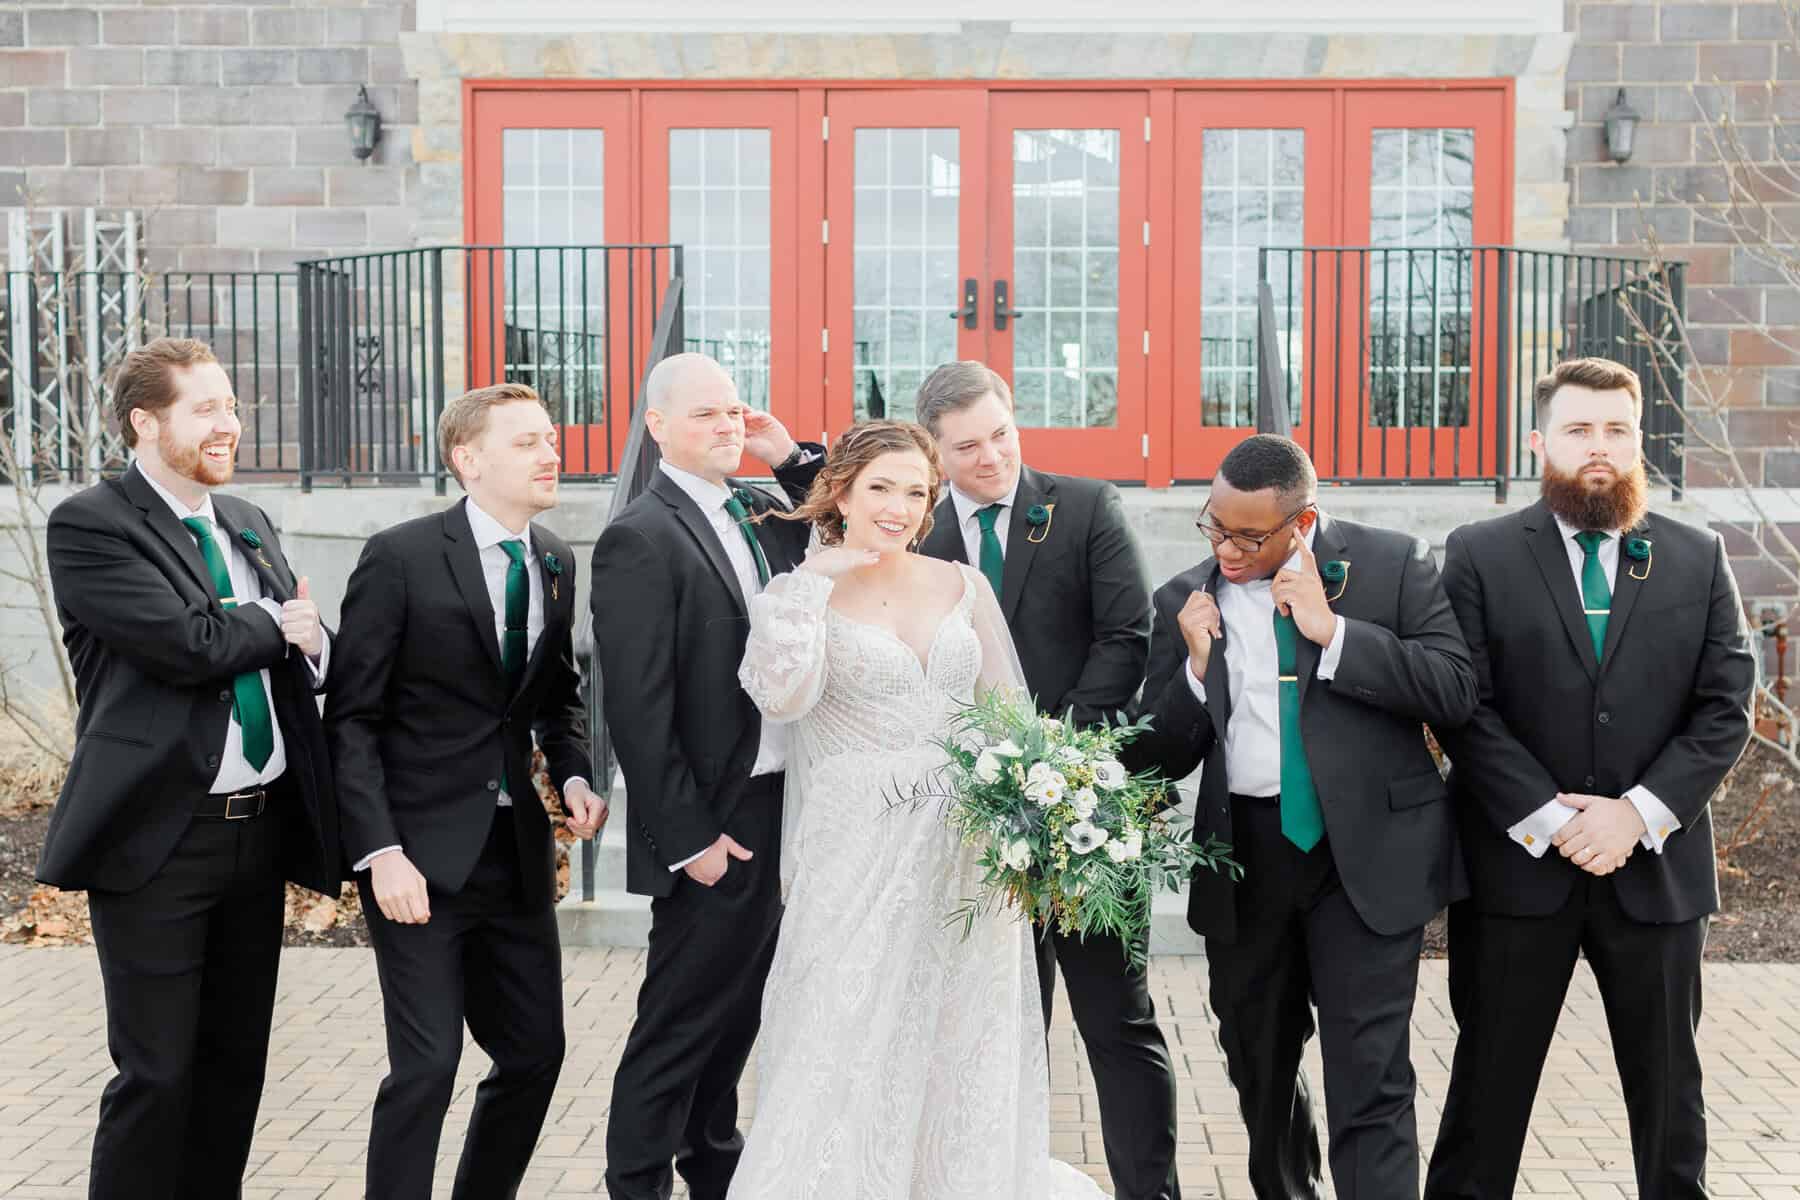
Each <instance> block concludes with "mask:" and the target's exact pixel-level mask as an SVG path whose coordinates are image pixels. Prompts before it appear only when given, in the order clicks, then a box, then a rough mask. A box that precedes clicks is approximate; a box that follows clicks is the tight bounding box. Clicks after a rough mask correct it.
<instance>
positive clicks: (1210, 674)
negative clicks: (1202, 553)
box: [1177, 558, 1231, 746]
mask: <svg viewBox="0 0 1800 1200" xmlns="http://www.w3.org/2000/svg"><path fill="white" fill-rule="evenodd" d="M1200 590H1201V591H1203V592H1206V593H1208V594H1210V595H1211V596H1212V598H1213V599H1214V600H1215V601H1217V600H1218V598H1219V560H1218V559H1216V558H1215V559H1211V560H1209V561H1208V563H1207V566H1206V578H1205V579H1204V580H1203V581H1202V582H1201V584H1200ZM1177 636H1179V634H1177ZM1181 669H1182V670H1184V671H1185V670H1187V665H1186V664H1185V663H1183V664H1182V667H1181ZM1202 682H1203V683H1205V684H1206V711H1207V713H1208V714H1209V715H1210V716H1211V717H1212V724H1213V729H1214V730H1215V731H1216V732H1217V733H1218V738H1219V745H1221V746H1223V745H1224V744H1225V723H1226V722H1227V721H1229V720H1230V719H1231V668H1230V666H1229V665H1228V664H1227V663H1226V662H1225V647H1224V646H1223V645H1221V644H1219V643H1216V642H1215V643H1214V645H1213V649H1212V656H1211V657H1210V658H1208V659H1207V660H1206V678H1205V679H1204V680H1202Z"/></svg>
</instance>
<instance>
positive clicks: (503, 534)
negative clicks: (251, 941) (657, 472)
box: [351, 500, 587, 871]
mask: <svg viewBox="0 0 1800 1200" xmlns="http://www.w3.org/2000/svg"><path fill="white" fill-rule="evenodd" d="M463 511H464V512H466V513H467V514H468V516H469V531H470V532H471V533H472V534H474V536H475V546H476V549H477V550H478V551H479V552H480V557H481V578H482V582H483V583H485V584H487V594H488V604H489V606H490V607H491V608H492V609H493V610H494V643H495V645H497V646H499V647H500V648H501V652H502V655H504V653H505V648H506V572H507V569H508V568H509V567H511V566H512V556H511V555H509V554H507V552H506V551H504V550H502V549H501V548H500V543H501V542H507V541H513V542H524V543H525V558H524V562H525V578H526V580H527V582H528V584H529V585H530V588H531V600H530V603H529V604H528V605H527V606H526V610H525V660H526V661H527V662H529V661H531V654H532V651H534V650H536V649H537V642H538V635H540V634H542V633H543V632H544V574H543V572H542V571H539V570H538V568H537V562H538V556H537V552H536V550H535V549H534V548H533V547H532V543H531V526H530V525H529V524H527V525H526V526H525V529H524V531H523V532H521V533H514V532H513V531H512V530H510V529H508V528H507V527H506V526H504V525H502V524H501V523H500V522H499V521H498V520H497V519H495V518H494V517H492V516H490V515H489V514H488V513H487V512H486V511H485V510H484V509H483V508H482V507H481V506H480V505H479V504H477V503H475V501H474V500H468V501H465V502H464V505H463ZM576 782H582V783H585V782H587V781H586V780H584V779H582V777H581V776H579V775H571V776H569V778H567V779H565V780H564V781H563V790H564V791H565V792H566V791H568V789H569V785H570V784H572V783H576ZM512 802H513V801H512V797H511V796H510V795H508V794H507V793H506V791H505V789H501V792H500V799H499V801H498V804H499V805H500V807H501V808H510V807H511V806H512ZM399 849H401V847H399V846H383V847H382V848H381V849H379V850H374V851H371V852H370V853H369V854H367V855H365V856H364V857H363V859H362V861H361V862H359V863H357V864H356V865H355V866H354V867H352V868H351V870H352V871H362V870H366V869H367V868H368V865H369V864H370V863H372V862H374V861H375V860H376V859H378V858H380V857H381V856H382V855H383V854H388V853H391V852H392V851H395V850H399Z"/></svg>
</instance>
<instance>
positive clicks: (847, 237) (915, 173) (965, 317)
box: [826, 91, 987, 429]
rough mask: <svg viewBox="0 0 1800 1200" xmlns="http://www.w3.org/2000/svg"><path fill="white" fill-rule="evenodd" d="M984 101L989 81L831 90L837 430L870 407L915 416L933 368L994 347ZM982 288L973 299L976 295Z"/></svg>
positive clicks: (830, 286) (831, 393)
mask: <svg viewBox="0 0 1800 1200" xmlns="http://www.w3.org/2000/svg"><path fill="white" fill-rule="evenodd" d="M984 108H985V97H984V96H983V95H982V94H981V93H980V92H976V91H957V92H942V93H938V92H930V91H909V92H897V93H896V92H875V91H871V92H834V93H832V95H831V98H830V102H829V115H830V119H831V139H830V141H829V142H828V143H827V145H826V160H827V163H826V189H827V199H826V214H827V218H828V221H829V228H830V230H831V235H830V238H829V240H828V242H827V245H826V328H827V329H828V330H830V335H831V336H830V339H829V344H828V347H827V354H826V397H827V401H826V402H827V410H826V412H827V419H828V422H829V423H830V425H831V426H832V428H833V429H842V428H843V427H844V426H845V425H847V424H849V423H850V422H851V421H853V420H861V419H863V418H865V417H882V416H886V417H895V418H900V419H904V420H911V419H912V417H913V413H914V401H915V397H916V395H917V392H918V388H919V383H920V381H921V380H923V379H924V377H925V376H926V375H927V374H929V373H930V371H931V369H932V368H933V367H935V366H937V365H938V364H939V363H943V362H948V361H950V360H952V359H957V358H984V357H985V356H986V328H985V318H986V315H987V314H986V311H985V309H984V308H982V306H981V304H980V303H979V300H980V288H981V284H982V277H983V276H984V274H985V268H984V264H983V262H982V255H983V250H984V247H983V240H982V235H981V227H982V223H983V221H984V219H985V215H986V214H985V213H984V211H983V200H984V197H985V196H986V190H985V185H986V180H985V179H984V178H983V177H982V170H981V164H982V163H983V162H984V161H985V157H984V155H983V153H982V151H981V147H982V143H983V139H984V137H985V129H984V127H983V124H982V113H983V111H984ZM971 164H972V165H971ZM971 288H973V289H974V292H975V295H974V298H973V300H969V298H968V297H966V296H965V292H968V291H969V290H970V289H971ZM965 300H969V302H968V303H965Z"/></svg>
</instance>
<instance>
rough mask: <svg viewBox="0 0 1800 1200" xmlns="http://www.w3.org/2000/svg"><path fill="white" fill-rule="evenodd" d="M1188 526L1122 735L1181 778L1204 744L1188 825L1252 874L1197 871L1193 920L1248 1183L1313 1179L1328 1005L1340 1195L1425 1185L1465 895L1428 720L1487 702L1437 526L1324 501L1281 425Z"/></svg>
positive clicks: (1230, 461)
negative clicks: (1435, 971)
mask: <svg viewBox="0 0 1800 1200" xmlns="http://www.w3.org/2000/svg"><path fill="white" fill-rule="evenodd" d="M1199 526H1200V532H1201V533H1202V534H1203V535H1204V536H1205V537H1206V539H1207V541H1208V542H1210V543H1211V544H1212V550H1213V557H1212V558H1211V559H1208V560H1205V561H1203V562H1201V563H1200V565H1198V566H1196V567H1193V568H1191V569H1189V570H1187V571H1184V572H1182V573H1181V574H1180V575H1177V576H1176V577H1175V578H1173V579H1171V580H1170V581H1169V582H1167V583H1165V584H1164V585H1163V586H1162V587H1160V588H1158V589H1157V592H1156V630H1155V634H1154V636H1153V638H1152V642H1151V649H1150V669H1149V675H1148V678H1147V679H1146V681H1145V684H1144V698H1143V706H1144V710H1145V711H1147V712H1148V713H1149V714H1150V715H1151V716H1153V717H1154V718H1155V720H1154V723H1153V732H1152V733H1151V734H1149V735H1147V736H1146V737H1144V738H1141V739H1140V740H1139V742H1136V743H1133V745H1132V746H1131V750H1132V751H1133V752H1134V755H1133V757H1137V755H1138V754H1142V755H1144V756H1145V757H1151V756H1154V757H1156V758H1160V762H1159V763H1157V764H1156V765H1159V766H1160V767H1161V768H1162V770H1163V772H1164V773H1165V774H1166V775H1167V776H1168V777H1169V778H1171V779H1181V778H1183V777H1185V776H1187V775H1188V774H1189V773H1191V772H1192V771H1193V769H1194V768H1195V767H1196V766H1199V765H1201V764H1202V763H1203V762H1204V765H1205V771H1204V773H1203V774H1202V776H1201V779H1200V797H1199V804H1198V806H1197V809H1196V813H1195V820H1194V836H1195V837H1196V838H1198V839H1200V840H1202V841H1204V840H1205V839H1206V838H1207V837H1209V836H1216V837H1218V838H1219V840H1221V841H1223V842H1227V843H1229V844H1230V845H1231V848H1232V853H1233V857H1235V858H1236V859H1237V861H1238V862H1239V863H1241V864H1242V865H1243V868H1244V876H1243V879H1242V881H1241V882H1238V883H1233V882H1231V880H1230V879H1229V878H1228V877H1227V876H1225V875H1223V874H1219V873H1215V872H1211V871H1198V872H1196V873H1195V875H1194V879H1193V884H1192V888H1191V890H1190V892H1189V894H1188V924H1190V925H1192V926H1193V928H1194V930H1195V931H1196V932H1198V933H1200V934H1202V935H1204V936H1205V938H1206V959H1207V975H1208V982H1209V984H1210V993H1211V994H1210V999H1211V1002H1212V1007H1213V1012H1214V1013H1216V1014H1217V1015H1218V1018H1219V1043H1220V1045H1221V1046H1222V1047H1223V1048H1224V1051H1225V1065H1226V1069H1227V1070H1228V1071H1229V1072H1230V1075H1231V1082H1232V1085H1233V1086H1234V1087H1235V1088H1236V1089H1237V1094H1238V1105H1239V1107H1240V1108H1241V1109H1242V1111H1243V1114H1244V1123H1245V1125H1246V1126H1248V1128H1249V1133H1250V1186H1251V1188H1252V1190H1253V1191H1254V1192H1255V1194H1256V1196H1257V1197H1258V1200H1292V1198H1305V1200H1313V1198H1316V1197H1322V1196H1323V1195H1324V1187H1323V1180H1322V1179H1321V1178H1320V1176H1319V1145H1318V1139H1317V1135H1316V1134H1315V1133H1314V1132H1313V1114H1312V1097H1311V1095H1310V1094H1309V1091H1308V1088H1307V1084H1306V1077H1305V1076H1304V1075H1303V1074H1302V1073H1301V1071H1300V1055H1301V1051H1302V1049H1303V1047H1304V1046H1305V1044H1306V1041H1307V1040H1308V1039H1309V1038H1310V1037H1311V1036H1312V1033H1313V1007H1314V1005H1316V1006H1317V1008H1318V1014H1319V1016H1318V1027H1319V1032H1320V1037H1319V1044H1320V1050H1321V1052H1322V1054H1323V1058H1324V1063H1325V1112H1326V1122H1327V1126H1328V1128H1329V1130H1330V1135H1331V1174H1332V1179H1333V1182H1334V1183H1335V1184H1336V1186H1337V1194H1338V1195H1339V1196H1358V1197H1416V1196H1417V1195H1418V1193H1419V1143H1418V1130H1417V1127H1416V1122H1415V1119H1414V1115H1413V1093H1414V1090H1415V1088H1414V1085H1415V1079H1414V1076H1413V1069H1412V1062H1411V1056H1410V1049H1409V1028H1408V1026H1409V1022H1410V1018H1411V1016H1412V1008H1413V995H1414V992H1415V991H1416V990H1417V983H1418V974H1419V948H1420V946H1421V944H1422V941H1423V937H1424V928H1425V922H1426V921H1428V920H1430V919H1431V917H1432V916H1433V914H1435V913H1436V912H1437V911H1438V910H1439V909H1440V908H1442V907H1443V906H1444V905H1445V904H1446V903H1447V902H1449V901H1451V900H1454V899H1457V898H1459V897H1460V896H1462V895H1464V894H1466V892H1467V885H1466V883H1465V881H1464V879H1463V872H1462V863H1461V860H1460V859H1459V858H1458V857H1457V855H1456V848H1455V841H1454V832H1453V828H1454V821H1453V816H1452V811H1451V806H1450V799H1449V791H1448V789H1447V788H1446V787H1445V785H1444V781H1443V779H1441V778H1440V777H1439V775H1438V771H1437V767H1436V766H1435V765H1434V764H1433V762H1432V758H1431V754H1430V752H1429V751H1428V750H1427V748H1426V744H1425V737H1424V731H1423V729H1422V728H1421V723H1422V722H1430V723H1431V724H1433V725H1436V726H1439V727H1440V728H1441V727H1448V726H1455V725H1460V724H1462V722H1464V721H1466V720H1467V719H1468V717H1469V714H1470V713H1471V712H1472V711H1473V710H1474V708H1475V670H1474V667H1473V666H1472V665H1471V664H1470V661H1469V650H1468V647H1467V646H1466V645H1465V644H1464V643H1463V638H1462V632H1461V631H1460V630H1459V629H1458V627H1457V624H1456V616H1455V614H1453V613H1452V612H1451V610H1450V603H1449V601H1448V600H1447V599H1446V598H1445V595H1444V588H1443V586H1442V584H1441V583H1440V582H1439V580H1438V573H1437V568H1436V567H1435V566H1434V565H1433V563H1432V561H1431V552H1430V550H1429V549H1428V548H1427V547H1426V546H1425V544H1424V543H1422V542H1419V541H1418V540H1416V539H1414V538H1412V537H1409V536H1407V535H1405V534H1401V533H1396V532H1393V531H1391V530H1385V529H1376V528H1373V527H1371V526H1366V525H1356V524H1352V523H1351V522H1349V521H1342V520H1335V519H1327V518H1326V517H1325V516H1324V515H1322V514H1321V513H1320V512H1319V507H1318V480H1317V477H1316V476H1315V475H1314V472H1313V465H1312V462H1311V460H1309V459H1308V458H1307V456H1306V451H1305V450H1303V449H1301V448H1300V446H1299V445H1298V444H1297V443H1295V442H1293V441H1291V440H1289V439H1287V438H1283V437H1274V436H1272V435H1268V434H1257V435H1255V436H1252V437H1249V438H1246V439H1245V440H1244V441H1242V442H1240V443H1239V444H1238V445H1237V446H1236V447H1235V448H1233V449H1232V451H1231V452H1230V453H1229V454H1227V455H1226V456H1225V459H1224V461H1223V462H1222V463H1220V465H1219V472H1218V475H1217V476H1216V477H1215V478H1214V479H1213V482H1212V489H1211V492H1210V494H1209V496H1208V499H1207V504H1206V507H1205V508H1204V509H1203V510H1201V515H1200V520H1199ZM1128 765H1134V766H1135V765H1137V764H1135V763H1130V764H1128Z"/></svg>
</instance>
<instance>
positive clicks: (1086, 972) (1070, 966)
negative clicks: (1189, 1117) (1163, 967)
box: [1037, 929, 1181, 1200]
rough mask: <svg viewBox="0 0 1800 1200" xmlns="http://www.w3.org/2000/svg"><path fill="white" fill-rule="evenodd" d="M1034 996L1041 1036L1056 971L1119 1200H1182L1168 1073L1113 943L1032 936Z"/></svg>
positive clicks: (1140, 980) (1152, 1018) (1134, 978)
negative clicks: (1039, 1001) (1038, 996)
mask: <svg viewBox="0 0 1800 1200" xmlns="http://www.w3.org/2000/svg"><path fill="white" fill-rule="evenodd" d="M1037 960H1038V988H1039V990H1040V992H1041V993H1042V995H1043V1001H1044V1028H1045V1029H1046V1030H1047V1029H1049V1027H1050V1013H1051V1008H1052V1006H1053V1005H1054V1003H1055V999H1056V970H1057V967H1058V965H1060V966H1061V967H1062V975H1063V981H1064V983H1065V984H1067V986H1068V989H1069V1009H1070V1011H1071V1012H1073V1013H1074V1014H1075V1028H1076V1029H1078V1030H1080V1031H1081V1041H1082V1044H1083V1045H1085V1046H1086V1047H1087V1055H1088V1069H1089V1070H1090V1071H1092V1072H1093V1076H1094V1091H1095V1093H1096V1095H1097V1097H1098V1099H1099V1101H1100V1137H1101V1141H1102V1143H1103V1144H1104V1145H1105V1147H1106V1169H1107V1171H1108V1172H1109V1173H1110V1174H1111V1175H1112V1181H1113V1194H1114V1195H1115V1196H1116V1197H1117V1198H1118V1200H1181V1183H1180V1181H1179V1180H1178V1179H1177V1178H1176V1173H1175V1069H1174V1067H1173V1065H1172V1064H1171V1063H1170V1061H1169V1046H1168V1043H1167V1042H1165V1041H1164V1040H1163V1034H1162V1030H1161V1028H1159V1027H1158V1026H1157V1024H1156V1004H1155V1002H1154V1001H1152V1000H1151V998H1150V983H1149V980H1148V979H1147V978H1146V976H1145V975H1144V974H1143V973H1142V972H1137V971H1132V970H1131V969H1130V968H1129V966H1128V965H1127V963H1126V960H1125V951H1124V947H1122V946H1121V945H1120V944H1119V940H1118V939H1117V938H1108V937H1090V938H1088V939H1087V940H1086V941H1085V942H1083V941H1082V940H1081V939H1080V938H1078V937H1072V936H1070V935H1067V934H1062V933H1057V932H1055V931H1054V930H1043V929H1040V930H1039V931H1038V939H1037Z"/></svg>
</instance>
